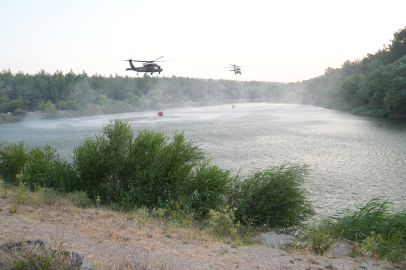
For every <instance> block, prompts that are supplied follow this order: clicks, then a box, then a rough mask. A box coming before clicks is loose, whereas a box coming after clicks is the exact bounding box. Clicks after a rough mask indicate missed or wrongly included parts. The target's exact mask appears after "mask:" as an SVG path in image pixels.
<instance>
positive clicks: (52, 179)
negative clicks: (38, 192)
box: [24, 145, 77, 192]
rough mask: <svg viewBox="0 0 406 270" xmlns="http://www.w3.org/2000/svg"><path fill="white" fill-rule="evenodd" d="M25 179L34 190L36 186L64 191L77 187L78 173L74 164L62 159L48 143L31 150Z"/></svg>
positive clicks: (25, 169) (25, 170)
mask: <svg viewBox="0 0 406 270" xmlns="http://www.w3.org/2000/svg"><path fill="white" fill-rule="evenodd" d="M24 181H25V182H26V183H27V185H28V187H29V188H30V189H31V190H34V189H35V186H40V187H46V188H53V189H57V190H59V191H63V192H69V191H72V190H75V189H76V188H77V187H76V185H77V181H76V173H75V171H74V168H73V167H72V165H71V164H69V163H68V162H66V161H65V160H63V159H61V158H60V157H59V155H58V154H57V153H56V150H55V149H53V148H51V147H50V146H48V145H46V146H43V147H34V148H32V149H31V150H29V152H28V155H27V162H26V165H25V168H24Z"/></svg>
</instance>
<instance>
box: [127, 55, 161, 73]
mask: <svg viewBox="0 0 406 270" xmlns="http://www.w3.org/2000/svg"><path fill="white" fill-rule="evenodd" d="M162 57H163V56H161V57H159V58H157V59H155V60H152V61H142V60H132V59H127V60H124V61H128V63H130V66H131V67H130V68H127V69H126V70H134V71H136V72H137V75H138V72H150V73H151V75H152V74H153V73H154V72H158V74H161V71H163V69H162V68H161V66H159V65H157V64H155V62H165V61H157V60H158V59H161V58H162ZM132 62H142V65H143V66H142V67H134V65H133V63H132Z"/></svg>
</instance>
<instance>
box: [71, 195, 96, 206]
mask: <svg viewBox="0 0 406 270" xmlns="http://www.w3.org/2000/svg"><path fill="white" fill-rule="evenodd" d="M68 199H69V200H70V201H71V202H73V204H74V205H76V206H77V207H80V208H88V207H91V206H93V201H92V200H91V199H90V198H89V197H88V196H87V194H86V192H85V191H75V192H72V193H69V194H68Z"/></svg>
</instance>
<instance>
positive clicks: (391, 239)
mask: <svg viewBox="0 0 406 270" xmlns="http://www.w3.org/2000/svg"><path fill="white" fill-rule="evenodd" d="M404 234H405V232H404V231H402V230H397V229H394V230H392V231H391V232H390V233H389V234H388V235H386V236H385V238H384V237H383V236H382V235H381V234H378V235H377V234H376V233H375V232H374V231H372V232H371V234H370V236H367V237H366V238H365V239H364V240H362V241H361V242H360V243H357V244H356V247H355V248H354V251H353V255H362V256H367V257H370V258H374V259H379V260H387V261H390V262H392V263H396V262H399V261H401V260H402V259H403V258H404V255H405V253H406V252H405V251H406V250H405V248H406V247H405V243H404Z"/></svg>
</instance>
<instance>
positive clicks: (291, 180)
mask: <svg viewBox="0 0 406 270" xmlns="http://www.w3.org/2000/svg"><path fill="white" fill-rule="evenodd" d="M308 171H309V170H308V168H307V165H297V164H288V163H284V164H282V165H280V166H275V167H270V168H268V169H267V170H265V171H262V172H257V173H255V174H254V175H252V176H250V177H249V178H247V179H244V180H240V181H235V182H234V187H233V189H232V190H231V192H230V196H229V197H228V205H230V207H232V208H236V209H237V210H236V212H235V216H236V220H237V221H240V222H241V224H243V225H244V223H245V222H244V219H245V220H250V221H254V222H255V225H256V226H264V225H267V226H270V227H281V228H286V227H291V226H298V225H300V224H301V223H302V222H303V221H305V220H306V219H307V218H309V217H311V216H312V215H313V214H314V211H313V208H312V206H311V203H310V202H309V201H307V199H306V195H307V191H306V190H305V189H304V188H302V185H303V183H304V177H305V176H307V175H308Z"/></svg>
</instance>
